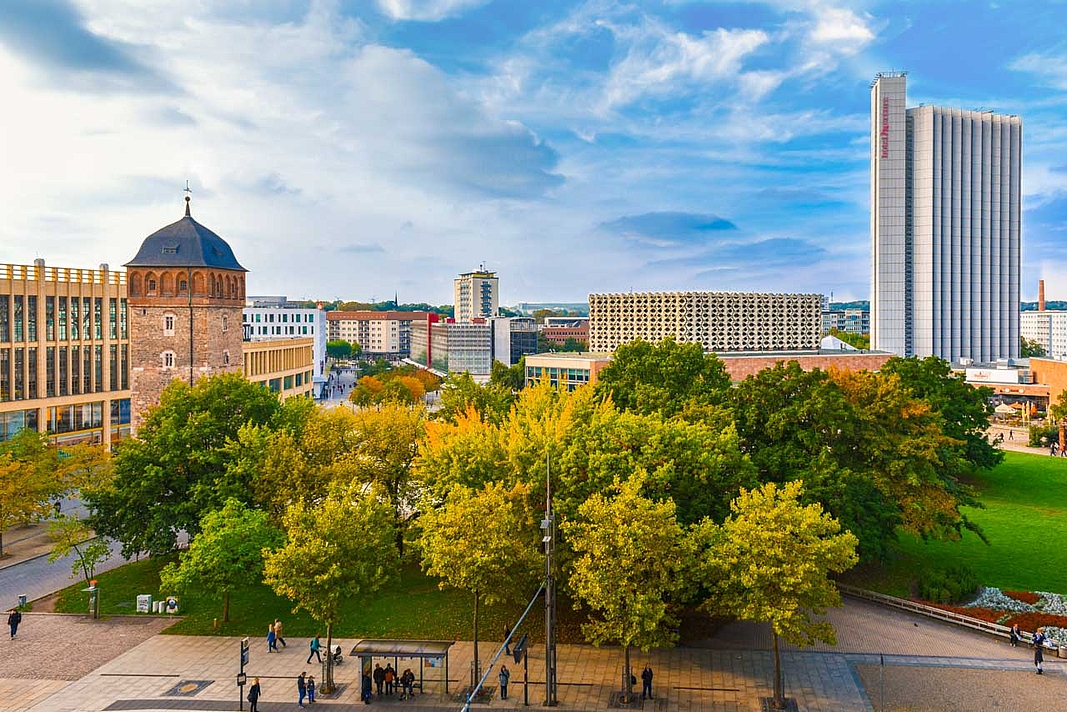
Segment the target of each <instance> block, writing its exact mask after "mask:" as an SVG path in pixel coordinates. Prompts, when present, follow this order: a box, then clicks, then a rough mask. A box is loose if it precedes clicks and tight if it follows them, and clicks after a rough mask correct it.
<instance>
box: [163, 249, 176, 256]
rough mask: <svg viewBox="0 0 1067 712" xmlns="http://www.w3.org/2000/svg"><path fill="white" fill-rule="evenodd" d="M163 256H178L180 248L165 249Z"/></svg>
mask: <svg viewBox="0 0 1067 712" xmlns="http://www.w3.org/2000/svg"><path fill="white" fill-rule="evenodd" d="M163 254H164V255H176V254H178V248H177V247H164V248H163Z"/></svg>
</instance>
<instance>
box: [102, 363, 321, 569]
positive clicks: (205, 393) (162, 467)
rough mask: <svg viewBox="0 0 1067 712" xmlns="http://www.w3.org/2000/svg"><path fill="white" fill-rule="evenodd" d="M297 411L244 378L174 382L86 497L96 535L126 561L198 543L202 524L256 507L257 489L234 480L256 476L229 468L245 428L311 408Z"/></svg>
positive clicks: (282, 420) (282, 419)
mask: <svg viewBox="0 0 1067 712" xmlns="http://www.w3.org/2000/svg"><path fill="white" fill-rule="evenodd" d="M291 400H300V399H291ZM292 408H295V409H297V411H289V410H286V409H284V408H283V406H282V405H281V404H280V403H279V401H278V399H277V397H276V396H275V395H274V394H273V393H271V392H270V391H269V390H268V389H267V388H265V387H263V386H262V385H260V384H256V383H252V382H250V381H248V380H246V379H245V378H244V377H243V376H241V375H240V374H232V373H228V374H221V375H218V376H212V377H206V378H201V379H200V380H199V381H198V382H197V383H196V385H195V386H192V387H190V386H189V385H188V384H187V383H185V382H184V381H182V380H180V379H179V380H175V381H171V383H170V385H168V386H167V387H166V388H165V389H164V390H163V394H162V396H161V397H160V402H159V405H157V406H155V407H153V408H152V409H150V410H149V411H148V414H147V416H146V417H145V419H144V422H143V423H142V424H141V426H140V428H139V430H138V433H137V437H136V438H131V439H129V440H125V441H123V442H121V443H119V444H118V446H117V448H116V454H115V458H114V477H113V478H112V479H111V480H110V481H109V482H108V483H106V484H104V485H102V486H99V487H93V488H90V489H88V490H86V491H85V492H84V494H85V497H86V500H87V501H88V503H89V505H90V507H91V508H92V511H93V516H92V517H91V522H90V523H91V525H92V527H93V529H94V530H95V531H96V532H97V533H99V534H102V535H104V536H108V537H110V538H112V539H117V540H118V541H120V542H122V552H123V554H124V555H126V556H131V555H133V554H135V553H138V552H149V553H152V554H162V553H165V552H167V551H170V550H171V549H173V548H174V542H175V540H176V536H177V533H178V532H179V531H182V530H185V531H186V532H188V533H189V536H196V534H197V532H199V531H200V518H201V517H203V516H204V514H206V513H207V512H210V511H212V510H215V509H219V508H221V507H222V505H223V503H224V502H225V501H226V499H227V498H228V497H231V496H232V497H237V498H238V499H240V500H241V501H244V502H248V501H250V498H251V493H252V487H251V483H250V482H249V481H234V480H232V479H230V477H229V475H230V474H234V473H236V474H243V475H244V476H253V475H254V473H250V472H248V471H247V470H242V469H231V468H230V467H229V465H230V464H231V463H232V462H233V461H234V460H235V459H236V458H237V457H238V453H237V451H236V450H235V449H234V448H232V447H231V446H230V443H232V442H233V441H234V440H236V438H237V433H238V431H239V430H240V428H241V426H243V425H245V424H249V423H250V424H253V425H268V424H269V425H271V426H272V427H280V425H281V424H284V423H285V422H286V421H287V420H288V419H289V415H291V414H292V413H293V412H300V410H299V409H301V408H303V406H292Z"/></svg>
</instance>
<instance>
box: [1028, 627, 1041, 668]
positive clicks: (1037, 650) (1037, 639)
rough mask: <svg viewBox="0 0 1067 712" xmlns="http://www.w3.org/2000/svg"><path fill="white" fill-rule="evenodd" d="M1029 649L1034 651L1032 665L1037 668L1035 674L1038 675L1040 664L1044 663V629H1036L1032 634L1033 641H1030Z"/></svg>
mask: <svg viewBox="0 0 1067 712" xmlns="http://www.w3.org/2000/svg"><path fill="white" fill-rule="evenodd" d="M1030 647H1031V648H1033V649H1034V665H1035V666H1036V667H1037V674H1038V675H1040V674H1041V672H1042V670H1041V663H1043V662H1045V651H1044V648H1045V629H1044V628H1038V629H1037V632H1036V633H1034V638H1033V640H1031V641H1030Z"/></svg>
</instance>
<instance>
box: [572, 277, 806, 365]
mask: <svg viewBox="0 0 1067 712" xmlns="http://www.w3.org/2000/svg"><path fill="white" fill-rule="evenodd" d="M821 312H822V301H821V298H820V296H819V295H818V294H760V293H753V292H646V293H637V294H590V295H589V350H590V351H594V352H611V351H614V350H615V349H616V348H618V347H619V345H621V344H625V343H629V342H631V341H637V340H639V339H640V340H644V341H649V342H652V343H657V342H659V341H662V340H663V339H666V338H668V337H673V338H674V339H675V340H676V341H678V342H681V343H691V344H692V343H695V344H700V345H701V346H703V347H704V350H705V351H708V352H722V351H795V350H805V349H818V348H819V337H820V327H821V325H822V321H821Z"/></svg>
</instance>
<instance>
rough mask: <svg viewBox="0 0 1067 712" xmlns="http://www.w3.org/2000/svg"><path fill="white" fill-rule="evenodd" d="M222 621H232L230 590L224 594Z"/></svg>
mask: <svg viewBox="0 0 1067 712" xmlns="http://www.w3.org/2000/svg"><path fill="white" fill-rule="evenodd" d="M222 622H223V623H229V622H230V592H229V591H226V592H224V593H223V594H222Z"/></svg>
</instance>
